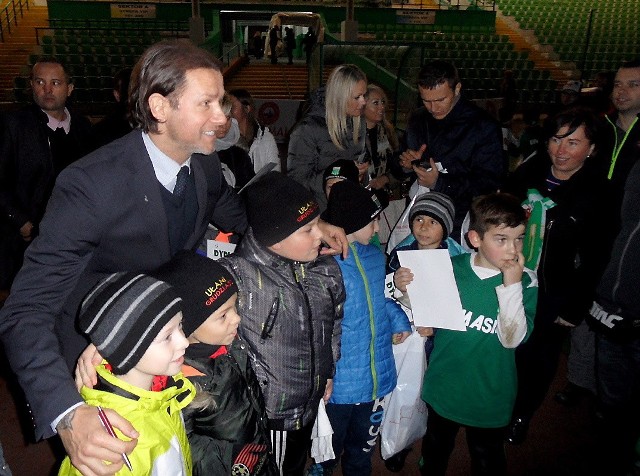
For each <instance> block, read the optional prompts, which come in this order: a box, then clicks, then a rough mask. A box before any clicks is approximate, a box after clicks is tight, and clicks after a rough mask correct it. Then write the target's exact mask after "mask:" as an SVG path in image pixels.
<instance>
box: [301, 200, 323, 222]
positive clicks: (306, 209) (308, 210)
mask: <svg viewBox="0 0 640 476" xmlns="http://www.w3.org/2000/svg"><path fill="white" fill-rule="evenodd" d="M317 209H318V204H317V203H316V202H307V203H306V205H303V206H301V207H300V208H299V209H298V213H299V214H300V216H299V217H298V218H296V221H298V222H301V221H303V220H304V219H305V218H307V217H308V216H309V215H311V214H312V213H313V212H315V211H316V210H317Z"/></svg>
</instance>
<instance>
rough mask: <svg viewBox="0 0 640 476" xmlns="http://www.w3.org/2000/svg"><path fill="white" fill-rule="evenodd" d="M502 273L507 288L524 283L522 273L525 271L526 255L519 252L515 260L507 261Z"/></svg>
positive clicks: (503, 282)
mask: <svg viewBox="0 0 640 476" xmlns="http://www.w3.org/2000/svg"><path fill="white" fill-rule="evenodd" d="M500 271H502V284H504V285H505V287H506V286H509V285H511V284H515V283H519V282H520V281H522V273H523V271H524V255H523V254H522V251H520V252H518V254H517V256H516V257H515V258H514V259H513V260H509V261H505V262H504V264H503V265H502V268H500Z"/></svg>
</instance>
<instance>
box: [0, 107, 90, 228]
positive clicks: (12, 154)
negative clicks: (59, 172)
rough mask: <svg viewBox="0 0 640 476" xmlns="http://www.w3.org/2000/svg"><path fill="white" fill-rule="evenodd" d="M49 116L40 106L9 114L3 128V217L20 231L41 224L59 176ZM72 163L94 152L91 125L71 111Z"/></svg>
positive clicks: (67, 159)
mask: <svg viewBox="0 0 640 476" xmlns="http://www.w3.org/2000/svg"><path fill="white" fill-rule="evenodd" d="M48 120H49V119H48V117H47V115H46V114H45V113H44V112H43V111H42V110H41V109H40V108H39V107H38V106H36V105H31V106H29V107H27V108H25V109H23V110H20V111H16V112H13V113H8V114H6V115H5V116H3V117H2V122H1V126H0V131H1V132H0V217H2V219H5V220H6V221H7V222H8V223H10V224H11V226H12V227H13V229H14V230H16V231H17V230H18V229H19V228H20V227H21V226H22V225H24V224H25V223H26V222H27V221H31V222H32V223H33V224H34V225H36V226H37V224H38V223H39V222H40V219H41V218H42V215H43V214H44V210H45V208H46V205H47V200H49V196H50V195H51V190H52V189H53V184H54V182H55V179H56V174H55V171H54V167H53V160H52V157H51V148H50V147H49V139H48V135H47V128H48V126H47V122H48ZM69 137H70V138H71V139H72V141H73V144H74V146H75V147H74V149H75V150H74V151H73V153H72V154H70V156H69V157H65V158H64V162H65V164H70V163H72V162H74V161H75V160H77V159H79V158H80V157H82V156H84V155H86V154H88V153H89V152H90V151H91V143H92V140H91V124H90V123H89V121H88V120H87V119H86V118H85V117H83V116H81V115H78V114H74V113H73V112H71V127H70V129H69Z"/></svg>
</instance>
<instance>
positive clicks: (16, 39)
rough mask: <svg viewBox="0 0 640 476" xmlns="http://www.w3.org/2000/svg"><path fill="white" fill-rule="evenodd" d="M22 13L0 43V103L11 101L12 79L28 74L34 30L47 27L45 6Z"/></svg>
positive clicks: (34, 40)
mask: <svg viewBox="0 0 640 476" xmlns="http://www.w3.org/2000/svg"><path fill="white" fill-rule="evenodd" d="M23 13H24V16H23V17H22V18H18V24H17V25H14V26H12V28H11V33H8V32H5V41H4V42H0V64H2V68H0V102H11V101H13V80H14V78H15V77H16V76H18V75H21V74H23V75H26V74H28V71H27V69H28V68H27V65H28V61H29V55H30V54H32V53H34V52H36V51H37V48H36V47H37V41H36V34H35V28H36V27H47V26H49V11H48V9H47V7H46V6H34V5H31V6H30V7H29V10H25V11H24V12H23Z"/></svg>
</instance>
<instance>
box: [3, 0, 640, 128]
mask: <svg viewBox="0 0 640 476" xmlns="http://www.w3.org/2000/svg"><path fill="white" fill-rule="evenodd" d="M29 1H33V0H8V2H9V3H8V5H7V7H6V8H5V9H7V8H9V7H10V6H11V5H15V4H16V2H18V3H19V4H20V5H22V4H24V3H26V4H27V5H28V3H29ZM145 5H148V4H145ZM305 5H306V6H305V8H306V9H308V8H310V9H313V10H314V11H317V12H318V13H320V15H321V16H322V18H323V22H324V25H325V28H326V31H327V35H326V38H325V43H324V44H323V45H321V47H319V48H318V49H317V51H316V55H315V58H314V62H313V64H312V65H311V67H310V69H309V71H310V74H309V76H308V77H307V78H306V79H305V78H303V79H300V81H306V82H307V84H306V87H305V88H303V89H304V90H305V92H306V91H307V90H309V89H311V88H313V87H315V86H317V85H318V84H320V83H321V82H322V74H323V70H325V69H327V68H330V67H331V66H332V65H335V64H338V63H342V62H345V61H349V62H354V63H357V64H358V65H359V66H361V67H362V68H363V69H364V70H365V71H366V72H367V74H368V75H369V77H370V78H371V80H372V81H375V82H378V83H381V84H382V85H383V86H384V87H385V88H386V89H387V91H388V92H389V93H390V95H391V96H392V102H393V103H394V104H395V105H396V111H395V117H396V118H397V119H398V120H400V121H401V119H402V117H403V116H404V115H405V114H404V113H405V112H406V111H407V110H408V109H410V108H411V107H413V105H414V103H415V97H416V96H415V88H414V87H413V85H414V82H415V77H416V74H417V71H418V69H419V68H420V65H421V64H422V63H423V62H424V61H425V60H429V59H433V58H441V59H446V60H450V61H452V62H454V64H456V66H457V67H458V69H459V70H460V75H461V78H462V80H463V83H464V91H465V94H466V95H467V96H468V97H470V98H471V99H474V100H477V101H486V100H487V99H492V98H495V97H496V96H497V95H498V86H499V81H500V79H501V77H502V74H503V71H504V70H512V71H513V72H514V77H515V79H516V88H517V90H518V91H517V92H518V98H519V102H520V104H521V105H523V106H526V105H530V104H536V105H540V106H543V107H544V106H545V105H547V104H550V103H552V102H553V101H554V100H555V95H556V90H557V86H558V83H559V82H560V81H564V80H566V79H569V78H582V79H589V78H591V77H592V76H593V75H595V73H597V72H598V71H601V70H606V69H615V68H616V67H617V65H618V64H619V63H620V62H621V61H623V60H625V59H627V58H629V57H632V56H637V55H638V53H639V41H640V33H639V32H638V25H637V18H638V17H639V16H638V15H639V14H640V11H639V10H640V5H639V2H637V1H636V0H613V1H611V2H606V4H603V2H598V1H597V0H584V1H577V0H541V1H536V2H522V1H521V0H496V3H495V4H494V3H493V2H491V3H488V2H475V1H474V2H464V1H462V0H458V1H456V2H447V1H445V0H440V1H438V2H437V4H436V3H433V4H426V5H425V3H424V2H422V1H421V2H420V3H419V4H415V3H414V4H411V3H406V2H402V3H400V4H397V5H388V4H387V3H386V2H360V3H357V5H360V6H358V7H356V8H355V19H356V20H357V21H358V23H359V29H358V30H359V35H358V38H357V41H355V42H344V41H341V40H340V39H339V36H340V28H341V26H340V24H341V22H342V21H343V20H344V19H345V15H346V9H345V8H344V4H343V3H338V2H327V1H323V2H314V3H313V4H311V5H309V4H305ZM233 6H234V8H237V10H238V12H237V13H236V14H235V16H233V15H234V14H231V15H230V14H228V13H225V12H221V10H219V8H220V7H219V6H217V7H216V6H215V5H212V4H205V5H203V6H202V9H203V11H202V16H203V18H205V19H206V22H205V30H206V32H205V33H206V36H207V40H206V42H205V45H203V46H204V47H206V48H209V49H210V50H212V51H213V52H214V53H215V54H217V55H218V56H220V57H221V58H222V59H223V60H224V62H225V64H226V65H227V66H229V65H231V64H232V63H234V62H242V60H243V57H244V53H245V50H246V40H245V39H244V38H243V35H242V31H241V29H238V28H237V25H238V24H239V23H242V21H243V18H252V19H253V20H256V19H263V21H264V23H265V25H266V23H267V22H268V20H267V19H268V18H269V17H270V16H271V14H272V13H273V12H274V11H296V10H297V9H299V8H300V6H301V5H300V4H296V3H295V2H286V3H285V2H278V3H274V4H271V5H265V4H259V5H258V4H246V3H235V2H234V5H233ZM188 7H189V6H188V5H184V4H169V3H165V2H160V3H158V4H156V5H155V6H154V10H153V11H154V14H153V15H152V18H113V14H112V12H110V11H109V4H108V3H104V2H74V1H60V0H50V1H49V3H48V12H49V18H48V22H47V24H45V25H41V26H39V27H35V28H34V29H33V33H32V34H33V36H32V38H33V39H34V40H35V43H34V44H33V45H32V46H31V51H30V52H28V54H27V55H26V58H25V61H24V63H23V67H22V68H21V71H19V72H18V74H16V73H15V72H14V73H13V75H14V76H13V77H12V78H11V81H12V83H13V84H12V87H11V97H10V99H11V100H14V101H17V102H23V101H26V100H28V99H29V93H28V91H27V85H28V81H27V79H26V76H27V74H28V71H29V68H30V65H31V64H32V63H33V62H34V61H35V60H36V59H37V57H38V56H40V55H42V54H44V55H50V54H53V55H56V56H61V57H62V58H63V60H65V62H66V63H67V64H68V65H69V66H70V68H71V70H72V73H73V75H74V77H75V78H76V92H75V101H76V103H79V104H86V105H87V108H88V110H89V111H96V113H97V114H100V111H101V110H103V108H101V106H104V105H105V104H108V102H109V101H110V98H111V95H110V88H111V78H112V77H113V75H114V74H115V72H116V71H117V70H119V69H120V68H122V67H126V66H132V65H133V64H134V63H135V61H136V59H137V58H138V57H139V55H140V53H141V52H142V51H143V50H144V48H146V47H147V46H148V45H150V44H152V43H154V42H155V41H158V40H160V39H163V38H186V37H188V36H189V24H188V18H189V16H190V10H189V8H188ZM13 8H14V9H15V6H14V7H13ZM0 33H6V28H4V29H3V28H2V26H1V25H0ZM3 36H4V35H3ZM7 36H10V35H7ZM7 42H8V43H10V40H5V42H4V43H7ZM4 43H0V52H1V51H2V48H3V47H4ZM233 70H234V71H236V73H235V74H239V75H242V68H237V67H235V68H233ZM296 76H300V75H296ZM259 83H260V84H262V85H265V83H269V80H267V81H265V80H264V78H261V79H260V80H259ZM250 89H252V90H255V89H257V90H258V92H257V97H261V95H262V94H266V95H270V96H267V97H270V98H272V99H277V98H279V97H288V98H290V99H292V98H294V97H293V96H292V95H291V94H290V93H289V94H288V95H284V96H283V94H280V95H277V94H275V93H274V89H275V86H274V85H273V84H271V87H270V88H264V91H265V92H264V93H262V92H260V91H261V88H260V87H258V85H256V87H255V88H250ZM288 90H289V91H295V92H296V93H295V94H296V96H295V98H296V99H297V98H298V96H299V94H300V90H301V88H300V87H299V86H293V85H291V86H288ZM300 99H301V98H300ZM400 125H401V124H400Z"/></svg>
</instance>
